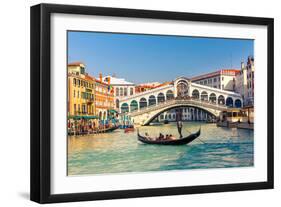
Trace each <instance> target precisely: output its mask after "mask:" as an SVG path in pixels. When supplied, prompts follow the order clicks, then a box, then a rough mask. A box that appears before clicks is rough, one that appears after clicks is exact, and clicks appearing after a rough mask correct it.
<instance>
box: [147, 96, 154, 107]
mask: <svg viewBox="0 0 281 207" xmlns="http://www.w3.org/2000/svg"><path fill="white" fill-rule="evenodd" d="M152 105H156V98H155V96H153V95H151V96H149V98H148V106H152Z"/></svg>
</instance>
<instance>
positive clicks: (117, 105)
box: [116, 99, 119, 109]
mask: <svg viewBox="0 0 281 207" xmlns="http://www.w3.org/2000/svg"><path fill="white" fill-rule="evenodd" d="M116 108H117V109H119V99H116Z"/></svg>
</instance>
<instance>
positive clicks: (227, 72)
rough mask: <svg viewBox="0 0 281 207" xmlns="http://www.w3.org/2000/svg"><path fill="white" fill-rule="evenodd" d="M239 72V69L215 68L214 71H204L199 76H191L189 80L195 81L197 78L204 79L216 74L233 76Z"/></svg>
mask: <svg viewBox="0 0 281 207" xmlns="http://www.w3.org/2000/svg"><path fill="white" fill-rule="evenodd" d="M239 72H240V70H239V69H220V70H217V71H215V72H211V73H205V74H203V75H199V76H194V77H192V78H191V80H192V81H197V80H202V79H205V78H211V77H214V76H218V75H233V76H235V75H236V74H237V73H239Z"/></svg>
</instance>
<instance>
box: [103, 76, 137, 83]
mask: <svg viewBox="0 0 281 207" xmlns="http://www.w3.org/2000/svg"><path fill="white" fill-rule="evenodd" d="M108 78H110V85H135V84H134V83H132V82H129V81H126V80H125V79H124V78H116V77H112V76H105V77H104V78H103V81H104V82H107V79H108Z"/></svg>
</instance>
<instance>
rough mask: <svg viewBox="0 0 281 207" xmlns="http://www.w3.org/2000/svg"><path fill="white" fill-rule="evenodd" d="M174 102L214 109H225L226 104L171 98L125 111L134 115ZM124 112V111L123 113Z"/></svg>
mask: <svg viewBox="0 0 281 207" xmlns="http://www.w3.org/2000/svg"><path fill="white" fill-rule="evenodd" d="M176 104H192V105H196V106H201V107H208V108H211V109H214V110H225V109H227V106H225V105H220V104H217V103H215V104H214V103H212V102H209V101H203V100H200V99H194V98H189V99H172V100H166V101H164V102H160V103H158V104H157V105H151V106H147V107H143V108H139V109H138V110H135V111H131V112H127V113H126V114H128V115H131V116H136V115H139V114H143V113H147V112H150V111H153V110H158V109H160V108H163V107H169V106H172V105H176ZM124 114H125V113H124Z"/></svg>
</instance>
